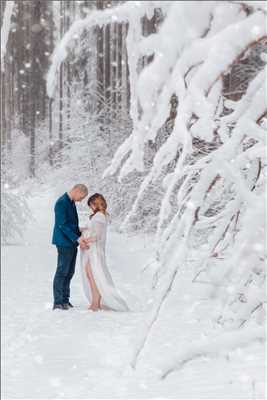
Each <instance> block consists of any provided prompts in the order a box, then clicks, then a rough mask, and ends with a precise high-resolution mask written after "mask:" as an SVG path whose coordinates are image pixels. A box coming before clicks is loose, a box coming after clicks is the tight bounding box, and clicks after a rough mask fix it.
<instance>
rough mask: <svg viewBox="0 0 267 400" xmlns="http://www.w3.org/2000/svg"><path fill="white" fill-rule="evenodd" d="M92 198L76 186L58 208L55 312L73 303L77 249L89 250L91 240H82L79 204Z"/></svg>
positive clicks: (57, 204)
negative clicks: (71, 298)
mask: <svg viewBox="0 0 267 400" xmlns="http://www.w3.org/2000/svg"><path fill="white" fill-rule="evenodd" d="M87 194H88V189H87V187H86V186H85V185H82V184H78V185H75V186H74V187H73V188H72V189H71V191H70V192H68V193H67V192H66V193H64V194H63V196H61V197H60V198H59V199H58V200H57V201H56V204H55V226H54V231H53V239H52V243H53V244H54V245H56V247H57V253H58V258H57V270H56V274H55V277H54V282H53V294H54V306H53V310H55V309H61V310H68V309H69V308H71V307H73V306H72V304H71V303H70V300H69V299H70V281H71V278H72V277H73V275H74V271H75V263H76V257H77V247H78V246H79V245H80V247H81V248H82V249H85V248H89V242H90V239H85V238H83V237H81V232H80V230H79V220H78V213H77V209H76V205H75V202H76V201H82V200H83V199H84V198H85V197H86V196H87Z"/></svg>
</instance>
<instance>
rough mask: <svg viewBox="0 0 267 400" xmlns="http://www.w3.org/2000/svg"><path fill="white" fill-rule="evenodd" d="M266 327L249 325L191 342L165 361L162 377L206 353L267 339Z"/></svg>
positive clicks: (220, 351)
mask: <svg viewBox="0 0 267 400" xmlns="http://www.w3.org/2000/svg"><path fill="white" fill-rule="evenodd" d="M265 338H266V335H265V331H264V328H263V327H261V326H256V327H251V326H249V327H247V328H243V329H239V330H234V331H229V332H224V333H222V334H220V335H218V336H217V337H213V338H211V337H207V338H206V339H205V340H204V339H202V340H199V341H195V342H193V343H190V345H189V346H188V347H186V348H183V349H180V351H178V353H176V354H175V355H172V358H171V360H168V361H164V362H163V367H162V374H161V378H163V379H164V378H166V377H167V376H168V375H169V374H170V373H172V372H174V371H176V370H178V369H179V368H182V367H183V365H185V364H186V363H187V362H189V361H192V360H194V359H195V358H198V357H202V356H205V355H209V356H216V355H218V354H220V353H223V352H226V351H230V350H234V349H236V348H238V347H245V346H247V345H249V344H250V343H251V342H253V341H255V340H265Z"/></svg>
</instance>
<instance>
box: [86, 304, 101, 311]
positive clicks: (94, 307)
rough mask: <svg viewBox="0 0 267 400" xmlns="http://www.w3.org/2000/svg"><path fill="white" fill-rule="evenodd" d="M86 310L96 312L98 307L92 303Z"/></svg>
mask: <svg viewBox="0 0 267 400" xmlns="http://www.w3.org/2000/svg"><path fill="white" fill-rule="evenodd" d="M88 310H92V311H98V310H99V306H98V304H95V303H92V304H91V305H90V306H89V307H88Z"/></svg>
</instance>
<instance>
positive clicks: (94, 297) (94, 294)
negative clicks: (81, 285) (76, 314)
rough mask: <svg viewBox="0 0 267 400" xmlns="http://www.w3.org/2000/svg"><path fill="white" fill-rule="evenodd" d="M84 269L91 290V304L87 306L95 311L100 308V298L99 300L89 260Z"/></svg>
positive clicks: (99, 296)
mask: <svg viewBox="0 0 267 400" xmlns="http://www.w3.org/2000/svg"><path fill="white" fill-rule="evenodd" d="M85 271H86V276H87V278H88V281H89V284H90V288H91V292H92V304H91V306H90V307H89V309H90V310H93V311H97V310H98V309H99V308H100V300H101V295H100V293H99V290H98V288H97V286H96V282H95V279H94V276H93V273H92V269H91V265H90V264H89V262H88V263H87V264H86V266H85Z"/></svg>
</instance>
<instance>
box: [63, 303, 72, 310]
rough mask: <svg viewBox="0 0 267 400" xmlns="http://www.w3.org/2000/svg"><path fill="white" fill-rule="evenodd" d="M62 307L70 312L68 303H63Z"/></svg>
mask: <svg viewBox="0 0 267 400" xmlns="http://www.w3.org/2000/svg"><path fill="white" fill-rule="evenodd" d="M62 307H63V310H68V309H69V308H70V307H69V305H68V303H63V304H62Z"/></svg>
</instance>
